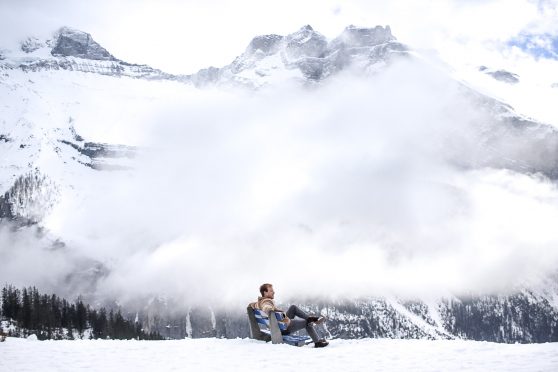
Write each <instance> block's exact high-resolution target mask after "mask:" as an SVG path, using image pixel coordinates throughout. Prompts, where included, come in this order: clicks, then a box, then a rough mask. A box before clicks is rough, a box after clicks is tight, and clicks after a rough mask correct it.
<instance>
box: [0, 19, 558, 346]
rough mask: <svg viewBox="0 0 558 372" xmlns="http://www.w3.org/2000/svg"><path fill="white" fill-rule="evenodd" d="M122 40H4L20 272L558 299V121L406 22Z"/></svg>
mask: <svg viewBox="0 0 558 372" xmlns="http://www.w3.org/2000/svg"><path fill="white" fill-rule="evenodd" d="M117 55H118V53H117V51H107V50H106V49H104V48H103V47H102V46H101V45H99V44H97V43H96V42H95V41H94V40H93V38H92V37H91V35H89V34H86V33H85V32H83V31H78V30H73V29H69V28H62V29H61V30H59V31H57V32H56V33H55V34H54V35H53V37H52V38H51V39H49V40H40V39H29V40H27V41H25V42H24V43H23V44H22V45H21V49H20V50H4V51H3V59H2V60H1V61H0V72H1V77H0V92H1V93H0V94H1V95H2V98H3V102H4V105H3V106H2V107H0V110H1V112H2V119H1V120H2V121H1V124H2V126H1V130H0V156H1V158H0V159H2V160H1V164H0V166H1V167H0V176H1V179H0V192H1V193H2V194H3V195H4V196H3V197H2V198H1V199H0V211H1V212H2V214H1V215H0V217H2V227H1V230H0V231H1V234H0V260H1V262H2V265H3V266H4V267H7V268H8V270H2V272H1V274H0V280H1V281H3V282H8V283H14V284H17V285H37V286H39V287H41V288H45V289H52V290H55V291H57V292H62V293H64V294H71V295H76V294H78V293H82V294H85V295H87V296H89V297H91V298H93V299H96V300H97V301H100V302H102V301H108V300H110V301H114V300H116V301H118V303H120V304H134V306H137V302H138V301H140V302H141V301H148V300H149V299H151V300H152V299H153V298H160V297H162V298H166V299H168V300H169V301H173V303H175V304H176V307H177V308H179V309H182V310H187V309H190V308H193V307H196V306H206V305H208V304H209V306H212V307H214V308H231V307H239V308H241V307H242V306H241V305H245V304H246V303H247V302H248V301H251V300H252V299H253V298H254V297H255V296H256V294H257V291H256V289H257V287H258V286H259V284H261V283H263V282H271V283H274V285H275V287H276V289H277V292H278V294H279V297H281V298H283V299H287V296H288V297H291V298H296V299H304V298H314V299H316V298H317V299H319V300H320V301H324V300H329V301H340V300H358V299H361V298H394V297H395V298H402V299H416V298H419V299H428V300H429V301H430V300H433V301H434V300H437V299H440V298H444V297H448V296H450V297H451V296H464V295H470V294H474V295H494V294H496V295H501V296H508V295H510V296H513V295H516V294H522V293H525V291H526V290H529V291H533V292H529V293H537V294H540V293H543V292H545V291H546V290H547V289H552V290H551V291H550V292H549V293H547V294H545V296H546V297H545V296H543V297H541V298H543V299H544V301H546V302H544V304H545V306H547V305H548V304H549V303H550V304H552V301H553V299H555V298H557V297H556V296H558V292H555V291H554V292H553V288H555V285H556V279H555V275H556V271H557V269H558V251H557V250H556V249H555V247H556V245H557V244H558V233H556V229H555V228H554V226H553V225H554V221H556V218H558V189H557V187H556V181H555V180H556V177H557V175H558V153H557V152H556V148H557V147H556V145H557V144H558V142H557V141H558V133H557V132H556V130H555V128H554V127H553V126H551V125H549V124H546V123H541V122H538V121H536V120H534V119H531V118H528V117H526V116H523V115H521V113H519V112H516V111H515V110H514V109H513V108H512V107H511V106H509V105H508V104H505V103H503V102H500V101H499V100H497V99H495V98H492V97H490V96H489V95H487V94H484V93H481V92H479V91H478V90H476V89H474V87H472V86H471V85H469V84H468V83H467V82H466V81H463V80H456V79H454V77H452V76H451V74H450V73H449V72H448V71H446V70H444V69H443V68H441V67H439V66H437V65H436V66H434V65H431V64H429V63H427V62H426V61H425V60H424V59H423V58H421V55H420V53H417V52H415V51H413V50H411V49H410V48H409V47H407V46H406V45H404V44H403V43H401V42H400V41H398V40H397V39H396V38H395V36H393V35H392V33H391V29H390V28H389V27H383V26H378V27H375V28H359V27H356V26H349V27H347V28H346V29H345V31H343V33H342V34H341V35H339V36H338V37H337V38H334V39H332V40H328V39H327V38H325V37H324V36H323V35H321V34H320V33H319V32H318V31H316V30H314V29H313V28H312V27H311V26H304V27H302V28H301V29H299V30H298V31H295V32H293V33H292V34H289V35H285V36H280V35H264V36H258V37H256V38H254V39H253V40H252V41H251V42H250V43H249V44H248V46H247V49H246V50H245V51H244V53H242V54H240V55H239V57H238V58H236V59H235V60H234V61H232V62H231V64H229V65H227V66H223V67H221V68H211V69H204V70H201V71H200V72H198V73H196V74H193V75H172V74H167V73H165V72H163V71H160V70H156V69H152V68H151V67H149V66H145V65H135V64H132V63H128V62H125V61H121V60H119V59H117V58H116V57H114V56H117ZM479 74H483V72H481V71H479ZM501 83H502V84H506V83H505V82H501ZM517 84H521V82H518V83H517ZM549 283H550V284H549ZM553 286H554V287H553ZM545 293H546V292H545ZM539 300H540V301H543V300H541V299H540V298H539ZM539 303H543V302H539ZM393 306H395V305H393ZM548 306H550V305H548ZM395 308H396V307H395ZM549 308H550V309H551V310H548V311H549V312H548V314H550V315H549V317H552V316H556V304H553V305H552V306H550V307H549ZM396 309H397V308H396ZM397 311H400V310H397ZM401 311H402V310H401ZM448 311H449V310H448ZM545 314H546V313H545ZM440 324H441V323H440ZM440 324H438V325H437V326H439V327H442V326H441V325H440ZM214 328H215V327H214ZM421 329H422V328H421ZM440 329H442V328H439V329H438V328H437V330H436V331H432V332H433V333H428V334H431V335H437V336H432V337H438V336H439V335H442V334H445V335H446V336H447V334H446V333H444V332H450V333H451V332H453V331H448V328H447V327H446V330H444V331H440ZM425 332H426V331H425ZM429 332H430V331H429ZM448 334H449V333H448Z"/></svg>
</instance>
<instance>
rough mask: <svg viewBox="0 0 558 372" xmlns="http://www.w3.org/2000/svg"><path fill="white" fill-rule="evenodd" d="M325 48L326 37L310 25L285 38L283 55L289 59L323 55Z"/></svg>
mask: <svg viewBox="0 0 558 372" xmlns="http://www.w3.org/2000/svg"><path fill="white" fill-rule="evenodd" d="M326 49H327V40H326V38H325V37H324V36H323V35H321V34H319V33H317V32H316V31H314V29H313V28H312V27H311V26H310V25H306V26H304V27H302V28H301V29H300V30H298V31H297V32H295V33H293V34H290V35H288V36H287V37H286V38H285V48H284V52H285V57H286V58H287V60H289V61H293V60H297V59H300V58H306V57H314V58H317V57H323V56H324V53H325V52H326Z"/></svg>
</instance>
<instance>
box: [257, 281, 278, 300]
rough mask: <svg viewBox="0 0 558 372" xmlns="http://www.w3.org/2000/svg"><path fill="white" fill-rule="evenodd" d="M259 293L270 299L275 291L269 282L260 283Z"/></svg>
mask: <svg viewBox="0 0 558 372" xmlns="http://www.w3.org/2000/svg"><path fill="white" fill-rule="evenodd" d="M260 293H261V294H262V297H265V298H270V299H272V300H273V297H274V296H275V291H273V286H272V285H271V284H269V283H265V284H262V285H260Z"/></svg>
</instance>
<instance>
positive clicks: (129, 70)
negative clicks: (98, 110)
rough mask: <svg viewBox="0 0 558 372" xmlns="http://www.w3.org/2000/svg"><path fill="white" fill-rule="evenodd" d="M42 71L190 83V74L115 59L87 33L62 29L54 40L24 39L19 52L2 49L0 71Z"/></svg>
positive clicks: (53, 36) (69, 28)
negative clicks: (166, 71)
mask: <svg viewBox="0 0 558 372" xmlns="http://www.w3.org/2000/svg"><path fill="white" fill-rule="evenodd" d="M14 69H17V70H22V71H24V72H38V71H45V70H58V71H60V70H66V71H78V72H86V73H96V74H101V75H108V76H118V77H121V76H127V77H132V78H143V79H149V80H175V81H180V82H189V81H190V77H189V76H187V75H173V74H168V73H165V72H163V71H161V70H158V69H155V68H152V67H150V66H147V65H139V64H132V63H127V62H125V61H122V60H120V59H118V58H116V57H114V56H113V55H112V54H111V53H109V52H108V51H107V50H106V49H105V48H103V47H102V46H101V45H100V44H99V43H97V42H96V41H95V40H93V37H92V36H91V35H90V34H89V33H87V32H84V31H81V30H76V29H73V28H71V27H61V28H60V29H58V30H57V31H56V32H54V33H53V34H52V35H51V36H50V37H48V38H43V39H39V38H37V37H35V36H31V37H28V38H27V39H25V40H23V41H22V42H21V43H20V45H19V48H18V49H14V50H0V70H14Z"/></svg>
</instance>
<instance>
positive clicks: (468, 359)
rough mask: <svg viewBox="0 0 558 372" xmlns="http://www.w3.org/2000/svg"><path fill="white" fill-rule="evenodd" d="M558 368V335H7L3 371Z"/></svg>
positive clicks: (0, 347)
mask: <svg viewBox="0 0 558 372" xmlns="http://www.w3.org/2000/svg"><path fill="white" fill-rule="evenodd" d="M256 368H265V369H266V370H270V371H294V370H304V371H368V370H374V371H411V370H412V371H556V370H558V343H547V344H527V345H521V344H513V345H510V344H496V343H488V342H476V341H462V340H452V341H428V340H391V339H370V340H333V341H332V342H331V344H330V346H328V347H327V348H324V349H314V348H312V347H309V346H306V347H302V348H296V347H293V346H288V345H272V344H266V343H263V342H259V341H254V340H247V339H236V340H222V339H195V340H191V339H187V340H176V341H99V340H95V341H89V340H87V341H85V340H84V341H43V342H41V341H31V340H26V339H17V338H8V339H7V341H6V342H3V343H0V371H8V370H9V371H39V370H40V371H81V370H94V371H175V370H176V371H184V370H190V371H192V370H194V371H225V370H229V371H236V370H244V371H248V370H258V369H256Z"/></svg>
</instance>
